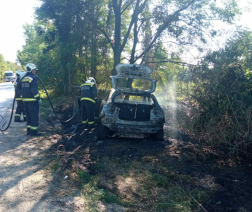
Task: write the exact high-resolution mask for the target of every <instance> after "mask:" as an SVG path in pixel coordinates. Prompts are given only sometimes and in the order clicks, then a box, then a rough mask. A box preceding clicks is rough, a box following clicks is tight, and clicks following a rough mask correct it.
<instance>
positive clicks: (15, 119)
mask: <svg viewBox="0 0 252 212" xmlns="http://www.w3.org/2000/svg"><path fill="white" fill-rule="evenodd" d="M20 116H21V115H19V114H16V115H15V118H14V122H21V120H20Z"/></svg>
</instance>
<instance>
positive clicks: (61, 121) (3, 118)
mask: <svg viewBox="0 0 252 212" xmlns="http://www.w3.org/2000/svg"><path fill="white" fill-rule="evenodd" d="M35 76H36V75H35ZM36 77H37V79H38V80H39V82H40V83H41V85H42V87H43V89H44V90H45V92H46V96H47V98H48V100H49V103H50V105H51V108H52V110H53V113H54V114H55V116H56V118H57V119H58V120H59V121H60V123H61V124H64V123H68V122H70V121H72V120H73V119H74V118H75V116H76V115H77V114H78V113H79V112H80V110H81V109H79V110H78V111H77V112H76V113H75V114H74V115H73V116H72V117H71V118H70V119H68V120H66V121H63V120H61V119H60V118H59V117H58V115H57V113H56V111H55V108H54V107H53V104H52V102H51V99H50V97H49V94H48V92H47V90H46V87H45V85H44V83H43V82H42V80H41V79H40V78H39V77H38V76H36ZM14 107H15V97H14V99H13V103H12V111H11V117H10V120H9V122H8V125H7V127H6V128H5V129H4V126H5V125H6V122H7V121H6V118H5V115H3V116H2V115H0V117H1V118H2V121H1V122H3V124H2V126H1V127H0V131H2V132H4V131H6V130H8V128H9V127H10V124H11V120H12V117H13V112H14Z"/></svg>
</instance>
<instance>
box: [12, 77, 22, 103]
mask: <svg viewBox="0 0 252 212" xmlns="http://www.w3.org/2000/svg"><path fill="white" fill-rule="evenodd" d="M20 79H21V77H18V78H17V79H16V81H15V82H14V87H15V99H16V101H20V100H22V96H21V94H20V92H21V90H20V89H19V87H18V84H19V83H20Z"/></svg>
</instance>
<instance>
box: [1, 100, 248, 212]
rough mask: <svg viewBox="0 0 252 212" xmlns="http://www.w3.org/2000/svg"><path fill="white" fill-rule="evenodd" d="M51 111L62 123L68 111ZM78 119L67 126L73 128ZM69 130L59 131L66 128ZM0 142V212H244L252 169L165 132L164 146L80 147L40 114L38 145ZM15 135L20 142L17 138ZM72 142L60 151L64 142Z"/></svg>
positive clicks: (109, 142)
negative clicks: (58, 116) (0, 160)
mask: <svg viewBox="0 0 252 212" xmlns="http://www.w3.org/2000/svg"><path fill="white" fill-rule="evenodd" d="M62 102H65V101H64V99H63V100H62V101H61V103H60V102H58V103H57V104H58V106H57V105H56V109H57V112H58V113H59V114H60V115H61V116H63V118H64V119H67V118H68V117H70V116H71V114H72V110H71V108H67V107H63V106H61V105H62ZM77 121H78V119H76V120H73V122H72V123H71V124H73V123H75V122H77ZM71 124H68V125H65V128H66V129H69V127H70V126H71ZM11 126H12V127H11V128H10V130H9V131H8V133H6V134H3V135H1V137H0V140H1V142H2V143H1V145H2V146H1V147H4V146H6V145H7V144H8V145H9V144H11V145H12V147H9V148H7V149H4V148H1V149H2V150H3V152H2V153H1V154H2V155H1V159H2V163H1V167H2V168H3V169H4V171H1V172H0V191H1V192H0V198H1V201H0V208H1V209H2V210H3V211H104V212H105V211H106V212H112V211H116V212H120V211H130V212H137V211H148V212H149V211H172V212H176V211H178V212H190V211H209V212H212V211H217V212H224V211H225V212H226V211H233V212H236V211H237V212H248V211H252V189H251V188H252V180H251V178H252V177H251V174H252V167H251V164H250V163H248V162H247V163H245V162H239V161H237V160H235V159H230V157H229V155H227V154H225V153H224V152H222V151H221V150H219V149H218V150H216V149H211V147H209V146H205V145H203V143H200V142H198V141H195V140H193V139H192V138H190V136H188V135H185V134H182V133H179V132H178V131H177V130H172V127H171V126H170V125H166V126H165V141H162V142H157V141H152V140H150V139H143V138H135V137H132V138H107V139H105V140H97V139H95V135H89V136H86V137H84V138H82V139H81V140H79V139H75V141H73V138H71V136H69V135H65V134H64V132H65V129H64V128H63V129H62V127H61V124H60V123H59V122H58V121H56V118H55V116H54V115H53V114H52V111H51V110H50V109H48V108H42V111H41V122H40V130H41V131H42V133H43V135H44V136H42V137H39V138H30V137H26V136H25V131H23V128H22V127H21V128H20V127H18V126H19V125H18V124H15V125H11ZM20 133H21V135H22V136H20ZM69 140H70V141H72V142H74V145H73V146H72V147H71V148H68V149H66V146H65V144H66V141H69Z"/></svg>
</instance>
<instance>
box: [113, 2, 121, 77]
mask: <svg viewBox="0 0 252 212" xmlns="http://www.w3.org/2000/svg"><path fill="white" fill-rule="evenodd" d="M113 9H114V13H115V40H114V69H113V71H112V75H116V70H115V67H116V66H117V65H118V64H119V63H120V61H121V50H120V46H121V5H120V4H118V2H117V0H113Z"/></svg>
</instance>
